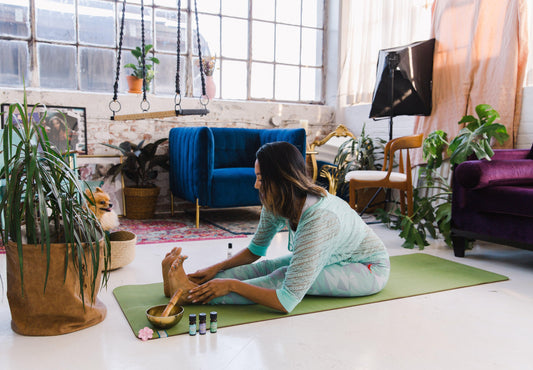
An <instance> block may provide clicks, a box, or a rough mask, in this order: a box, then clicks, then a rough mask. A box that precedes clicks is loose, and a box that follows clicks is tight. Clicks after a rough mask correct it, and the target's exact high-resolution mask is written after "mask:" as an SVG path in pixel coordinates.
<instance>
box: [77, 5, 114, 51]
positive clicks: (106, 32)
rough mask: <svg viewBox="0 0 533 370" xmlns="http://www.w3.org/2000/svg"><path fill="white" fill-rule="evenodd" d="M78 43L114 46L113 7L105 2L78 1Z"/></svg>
mask: <svg viewBox="0 0 533 370" xmlns="http://www.w3.org/2000/svg"><path fill="white" fill-rule="evenodd" d="M78 35H79V38H80V43H85V44H91V45H102V46H115V6H114V4H113V3H110V2H107V1H97V0H79V5H78Z"/></svg>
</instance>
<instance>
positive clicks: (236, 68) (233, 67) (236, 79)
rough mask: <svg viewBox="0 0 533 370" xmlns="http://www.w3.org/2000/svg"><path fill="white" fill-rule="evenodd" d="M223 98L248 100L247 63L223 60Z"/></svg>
mask: <svg viewBox="0 0 533 370" xmlns="http://www.w3.org/2000/svg"><path fill="white" fill-rule="evenodd" d="M220 70H221V72H222V86H221V87H222V89H221V97H222V98H223V99H246V62H236V61H231V60H223V61H222V65H221V67H220Z"/></svg>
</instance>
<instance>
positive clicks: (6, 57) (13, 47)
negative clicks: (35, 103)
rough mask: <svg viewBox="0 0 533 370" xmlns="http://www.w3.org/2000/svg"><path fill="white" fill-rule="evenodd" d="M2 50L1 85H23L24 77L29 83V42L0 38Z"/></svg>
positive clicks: (0, 54) (0, 59) (0, 48)
mask: <svg viewBox="0 0 533 370" xmlns="http://www.w3.org/2000/svg"><path fill="white" fill-rule="evenodd" d="M0 50H2V52H1V53H0V85H2V86H22V84H23V80H22V79H23V78H24V79H25V81H26V84H28V81H29V80H30V78H29V71H28V43H27V42H25V41H13V40H9V41H7V40H6V41H4V40H0Z"/></svg>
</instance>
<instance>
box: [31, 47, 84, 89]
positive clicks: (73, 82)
mask: <svg viewBox="0 0 533 370" xmlns="http://www.w3.org/2000/svg"><path fill="white" fill-rule="evenodd" d="M37 56H38V60H39V73H40V79H41V81H40V86H41V87H48V88H52V89H71V90H76V89H77V88H78V83H77V79H76V70H77V69H76V47H74V46H64V45H49V44H38V45H37Z"/></svg>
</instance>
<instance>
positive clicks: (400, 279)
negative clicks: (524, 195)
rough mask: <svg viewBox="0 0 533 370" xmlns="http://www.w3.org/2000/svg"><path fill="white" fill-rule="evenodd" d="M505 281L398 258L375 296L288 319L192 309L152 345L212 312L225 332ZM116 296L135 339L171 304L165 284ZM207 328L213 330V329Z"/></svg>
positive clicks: (304, 306)
mask: <svg viewBox="0 0 533 370" xmlns="http://www.w3.org/2000/svg"><path fill="white" fill-rule="evenodd" d="M504 280H508V278H507V277H506V276H503V275H499V274H495V273H492V272H489V271H485V270H481V269H478V268H475V267H470V266H467V265H463V264H461V263H457V262H453V261H448V260H446V259H443V258H439V257H434V256H431V255H428V254H423V253H415V254H408V255H403V256H395V257H391V275H390V278H389V282H388V283H387V286H386V287H385V288H384V289H383V290H382V291H381V292H379V293H377V294H374V295H371V296H367V297H355V298H334V297H313V296H307V297H305V298H304V299H303V300H302V302H300V303H299V304H298V306H296V308H295V309H294V310H293V311H292V312H291V313H290V314H288V315H287V314H281V313H279V312H277V311H274V310H272V309H269V308H267V307H264V306H261V305H245V306H238V305H217V306H212V305H207V306H206V305H189V306H185V313H184V315H183V319H182V320H181V321H180V322H179V323H178V324H177V325H176V326H174V327H173V328H170V329H167V330H159V331H158V330H156V329H154V334H153V337H152V339H155V338H160V337H167V336H171V335H177V334H184V333H188V332H189V320H188V317H189V314H190V313H195V314H198V313H200V312H205V313H207V316H209V311H217V312H218V327H219V328H222V327H225V326H232V325H239V324H247V323H251V322H256V321H263V320H270V319H279V318H285V317H290V316H294V315H301V314H306V313H312V312H318V311H325V310H333V309H337V308H344V307H350V306H357V305H361V304H367V303H375V302H381V301H388V300H391V299H397V298H405V297H412V296H416V295H421V294H428V293H435V292H440V291H444V290H450V289H457V288H462V287H467V286H474V285H479V284H486V283H494V282H498V281H504ZM113 294H114V295H115V298H116V299H117V301H118V303H119V305H120V307H121V309H122V312H123V313H124V315H126V318H127V320H128V322H129V324H130V326H131V329H132V330H133V333H134V335H135V336H137V334H138V333H139V330H140V329H142V328H144V327H145V326H147V327H151V325H150V323H149V322H148V320H147V319H146V316H145V311H146V309H147V308H149V307H151V306H154V305H159V304H166V303H168V298H167V297H165V296H164V295H163V283H155V284H145V285H125V286H121V287H118V288H115V289H114V290H113ZM207 325H208V327H209V323H208V324H207Z"/></svg>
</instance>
